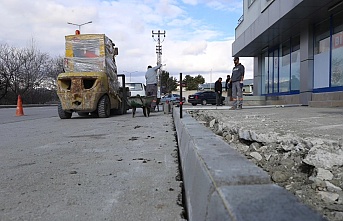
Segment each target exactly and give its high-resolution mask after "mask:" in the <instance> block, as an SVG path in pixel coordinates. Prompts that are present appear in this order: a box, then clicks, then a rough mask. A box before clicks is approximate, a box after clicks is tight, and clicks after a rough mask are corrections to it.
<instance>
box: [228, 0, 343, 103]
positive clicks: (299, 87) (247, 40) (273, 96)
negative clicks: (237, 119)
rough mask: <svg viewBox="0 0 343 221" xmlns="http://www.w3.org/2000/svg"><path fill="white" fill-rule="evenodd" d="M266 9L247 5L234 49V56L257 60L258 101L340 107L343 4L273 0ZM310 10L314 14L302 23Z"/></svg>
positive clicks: (258, 1)
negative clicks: (320, 100)
mask: <svg viewBox="0 0 343 221" xmlns="http://www.w3.org/2000/svg"><path fill="white" fill-rule="evenodd" d="M247 1H248V0H246V1H245V2H247ZM267 2H268V1H267ZM263 3H265V4H267V3H266V0H255V1H254V3H253V4H252V5H251V6H250V8H248V7H247V4H246V3H245V6H244V20H243V22H242V24H241V25H240V26H239V27H238V28H237V29H236V40H235V42H234V44H233V54H234V55H235V56H236V55H237V56H247V57H248V56H250V57H254V95H265V96H266V97H267V103H268V102H269V103H273V102H274V103H282V104H287V103H292V104H295V103H296V104H302V105H318V102H319V101H318V99H320V98H324V97H325V99H330V100H328V101H327V103H325V105H327V104H330V105H331V106H337V105H339V104H341V103H342V102H340V100H339V99H341V92H342V91H343V56H342V54H343V22H342V21H343V4H341V2H340V1H338V0H333V1H328V0H324V1H319V0H312V1H311V0H294V1H282V0H272V3H271V4H270V5H268V7H266V6H263V5H262V4H263ZM300 3H301V4H300ZM254 5H255V6H254ZM309 7H310V8H311V10H313V11H311V12H310V13H308V14H307V15H306V16H307V17H306V18H305V17H304V18H302V19H300V18H301V16H302V15H301V13H302V12H304V13H307V12H305V11H303V9H305V8H309ZM264 8H266V9H265V10H264ZM333 9H334V10H333ZM259 10H260V12H259ZM263 10H264V11H263ZM292 20H294V21H296V22H295V23H294V25H293V26H292V23H291V22H292ZM263 21H264V22H263ZM294 21H293V22H294ZM286 26H289V27H290V28H291V29H292V30H291V31H290V30H289V29H290V28H285V27H286ZM261 42H264V44H262V43H261ZM251 48H253V50H252V49H251ZM328 93H329V94H330V95H329V96H320V95H319V94H328ZM342 106H343V105H342Z"/></svg>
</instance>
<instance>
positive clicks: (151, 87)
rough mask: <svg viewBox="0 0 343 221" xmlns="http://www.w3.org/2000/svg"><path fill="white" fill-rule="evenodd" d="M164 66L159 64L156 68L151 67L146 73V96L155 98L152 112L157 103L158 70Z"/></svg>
mask: <svg viewBox="0 0 343 221" xmlns="http://www.w3.org/2000/svg"><path fill="white" fill-rule="evenodd" d="M161 66H162V64H159V65H157V66H155V67H151V66H150V65H149V66H148V68H147V71H146V73H145V81H146V91H145V94H146V96H154V97H155V98H154V101H153V102H152V103H151V108H152V110H154V109H155V107H156V103H157V70H158V69H159V68H161Z"/></svg>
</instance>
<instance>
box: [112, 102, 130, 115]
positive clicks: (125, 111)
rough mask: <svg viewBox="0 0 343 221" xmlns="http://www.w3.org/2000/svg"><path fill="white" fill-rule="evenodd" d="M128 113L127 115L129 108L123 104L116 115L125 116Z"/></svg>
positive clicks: (116, 110)
mask: <svg viewBox="0 0 343 221" xmlns="http://www.w3.org/2000/svg"><path fill="white" fill-rule="evenodd" d="M126 113H127V108H126V106H125V104H124V103H123V102H122V103H120V104H119V107H118V109H115V110H114V114H116V115H123V114H126Z"/></svg>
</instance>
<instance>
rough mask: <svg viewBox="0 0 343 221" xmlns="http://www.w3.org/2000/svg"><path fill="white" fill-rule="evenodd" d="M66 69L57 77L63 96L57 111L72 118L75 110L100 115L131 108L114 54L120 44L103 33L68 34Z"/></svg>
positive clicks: (119, 112)
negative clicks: (116, 45)
mask: <svg viewBox="0 0 343 221" xmlns="http://www.w3.org/2000/svg"><path fill="white" fill-rule="evenodd" d="M65 40H66V41H65V58H64V71H65V72H64V73H61V74H59V75H58V77H57V85H58V86H57V95H58V97H59V99H60V103H59V105H58V115H59V117H60V118H61V119H69V118H71V116H72V113H73V112H77V113H78V115H80V116H86V115H93V116H98V117H101V118H105V117H109V116H110V115H111V114H112V113H113V114H114V113H116V114H124V113H126V111H127V109H128V105H127V96H128V95H129V91H128V88H126V87H125V86H124V87H120V83H119V81H118V77H119V76H121V77H122V84H121V85H125V76H124V75H118V74H117V66H116V61H115V56H116V55H118V48H116V47H114V46H115V45H114V43H113V42H112V40H111V39H109V38H108V37H107V36H105V35H104V34H78V33H76V34H75V35H69V36H66V37H65Z"/></svg>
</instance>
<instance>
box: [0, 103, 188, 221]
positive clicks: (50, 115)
mask: <svg viewBox="0 0 343 221" xmlns="http://www.w3.org/2000/svg"><path fill="white" fill-rule="evenodd" d="M24 114H25V116H21V117H16V116H15V109H14V108H5V109H0V138H1V139H0V140H1V141H0V177H1V179H0V220H2V221H6V220H68V221H70V220H82V221H84V220H180V219H181V215H180V214H181V213H182V212H183V207H182V206H180V205H179V204H180V203H181V198H182V196H181V187H180V183H181V181H180V179H179V173H178V162H177V143H176V139H175V130H174V126H173V120H172V117H171V115H165V114H164V113H163V112H162V111H160V112H154V113H151V116H150V117H149V118H146V117H144V116H143V114H142V111H141V109H139V110H138V112H137V113H136V117H135V118H132V116H131V114H126V115H121V116H112V117H110V118H105V119H104V118H90V117H86V118H85V117H78V116H77V115H73V118H72V119H68V120H61V119H59V117H58V116H57V107H32V108H24Z"/></svg>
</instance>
